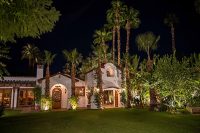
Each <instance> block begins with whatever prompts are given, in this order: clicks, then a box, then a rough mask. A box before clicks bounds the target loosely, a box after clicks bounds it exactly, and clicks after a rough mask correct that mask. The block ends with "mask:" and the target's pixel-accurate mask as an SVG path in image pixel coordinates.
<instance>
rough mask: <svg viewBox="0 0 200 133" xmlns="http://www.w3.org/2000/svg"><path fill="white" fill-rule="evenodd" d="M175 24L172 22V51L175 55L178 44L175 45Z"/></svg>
mask: <svg viewBox="0 0 200 133" xmlns="http://www.w3.org/2000/svg"><path fill="white" fill-rule="evenodd" d="M174 30H175V29H174V25H173V24H171V35H172V52H173V55H175V53H176V46H175V34H174Z"/></svg>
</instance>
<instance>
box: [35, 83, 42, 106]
mask: <svg viewBox="0 0 200 133" xmlns="http://www.w3.org/2000/svg"><path fill="white" fill-rule="evenodd" d="M33 92H34V96H35V103H37V104H40V102H41V94H42V88H41V87H40V86H38V85H37V86H35V87H34V89H33Z"/></svg>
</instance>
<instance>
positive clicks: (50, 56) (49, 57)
mask: <svg viewBox="0 0 200 133" xmlns="http://www.w3.org/2000/svg"><path fill="white" fill-rule="evenodd" d="M44 54H45V55H44V63H45V64H46V65H47V66H46V75H45V78H46V82H45V96H46V97H48V96H49V89H50V88H49V87H50V86H49V84H50V69H49V68H50V65H51V64H52V63H53V60H54V58H55V56H56V54H52V53H51V52H50V51H47V50H45V51H44Z"/></svg>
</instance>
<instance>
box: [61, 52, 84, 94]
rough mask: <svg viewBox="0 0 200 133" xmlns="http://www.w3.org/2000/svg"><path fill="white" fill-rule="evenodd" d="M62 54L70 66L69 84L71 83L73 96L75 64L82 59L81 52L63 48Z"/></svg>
mask: <svg viewBox="0 0 200 133" xmlns="http://www.w3.org/2000/svg"><path fill="white" fill-rule="evenodd" d="M62 52H63V55H64V57H65V59H66V60H67V61H69V62H70V66H71V78H72V79H71V85H72V96H75V76H76V75H75V74H76V66H77V65H78V64H79V63H80V62H81V61H82V56H81V54H79V53H78V51H77V50H76V49H73V50H72V51H67V50H63V51H62Z"/></svg>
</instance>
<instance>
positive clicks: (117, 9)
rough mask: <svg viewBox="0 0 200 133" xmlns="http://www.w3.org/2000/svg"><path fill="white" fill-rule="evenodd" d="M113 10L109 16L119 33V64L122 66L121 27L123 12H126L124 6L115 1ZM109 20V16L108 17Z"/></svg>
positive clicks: (109, 11)
mask: <svg viewBox="0 0 200 133" xmlns="http://www.w3.org/2000/svg"><path fill="white" fill-rule="evenodd" d="M111 5H112V8H111V9H110V10H108V12H107V14H109V16H110V17H112V18H113V19H114V24H115V27H113V28H116V32H117V53H118V55H117V64H118V66H120V64H121V52H120V51H121V37H120V36H121V35H120V27H121V25H122V23H123V16H122V15H123V12H124V5H123V3H122V2H121V1H119V0H113V1H112V2H111ZM107 18H108V15H107Z"/></svg>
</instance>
